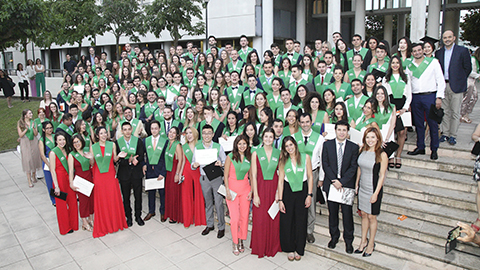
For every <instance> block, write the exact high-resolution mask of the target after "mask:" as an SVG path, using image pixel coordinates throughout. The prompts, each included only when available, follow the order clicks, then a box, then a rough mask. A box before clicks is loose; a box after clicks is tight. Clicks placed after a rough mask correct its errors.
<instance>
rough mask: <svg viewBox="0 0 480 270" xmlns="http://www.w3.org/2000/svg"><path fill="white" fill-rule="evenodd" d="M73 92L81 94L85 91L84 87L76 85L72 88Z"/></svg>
mask: <svg viewBox="0 0 480 270" xmlns="http://www.w3.org/2000/svg"><path fill="white" fill-rule="evenodd" d="M73 90H75V91H77V92H78V93H79V94H83V90H85V87H84V86H83V85H77V86H74V87H73Z"/></svg>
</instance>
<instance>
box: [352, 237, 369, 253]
mask: <svg viewBox="0 0 480 270" xmlns="http://www.w3.org/2000/svg"><path fill="white" fill-rule="evenodd" d="M367 246H368V239H367V244H365V246H364V247H363V248H362V250H360V249H358V248H357V249H356V250H355V251H354V252H353V253H355V254H361V253H363V252H364V251H365V249H366V248H367Z"/></svg>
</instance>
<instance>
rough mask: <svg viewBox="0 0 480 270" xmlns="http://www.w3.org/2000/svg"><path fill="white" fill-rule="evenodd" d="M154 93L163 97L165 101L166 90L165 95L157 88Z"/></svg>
mask: <svg viewBox="0 0 480 270" xmlns="http://www.w3.org/2000/svg"><path fill="white" fill-rule="evenodd" d="M154 91H155V93H157V95H158V96H159V97H164V98H165V99H167V93H168V89H166V91H165V94H163V92H162V89H160V88H157V89H155V90H154Z"/></svg>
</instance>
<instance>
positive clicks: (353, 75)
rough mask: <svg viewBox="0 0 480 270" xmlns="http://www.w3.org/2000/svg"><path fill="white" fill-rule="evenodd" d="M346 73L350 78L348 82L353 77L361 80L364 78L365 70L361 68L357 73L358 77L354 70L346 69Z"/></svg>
mask: <svg viewBox="0 0 480 270" xmlns="http://www.w3.org/2000/svg"><path fill="white" fill-rule="evenodd" d="M347 74H348V78H349V79H350V82H351V81H352V80H353V79H359V80H361V81H363V79H364V78H365V75H367V72H366V71H365V70H362V71H360V74H358V77H357V76H356V75H355V71H354V70H353V68H352V69H349V70H348V71H347Z"/></svg>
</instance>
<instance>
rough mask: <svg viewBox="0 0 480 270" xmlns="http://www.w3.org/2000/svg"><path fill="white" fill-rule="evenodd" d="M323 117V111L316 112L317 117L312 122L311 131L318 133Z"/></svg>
mask: <svg viewBox="0 0 480 270" xmlns="http://www.w3.org/2000/svg"><path fill="white" fill-rule="evenodd" d="M324 117H325V111H321V110H319V111H317V116H316V117H315V119H314V120H313V123H312V129H313V131H315V132H317V133H320V132H321V130H322V125H323V118H324Z"/></svg>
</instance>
